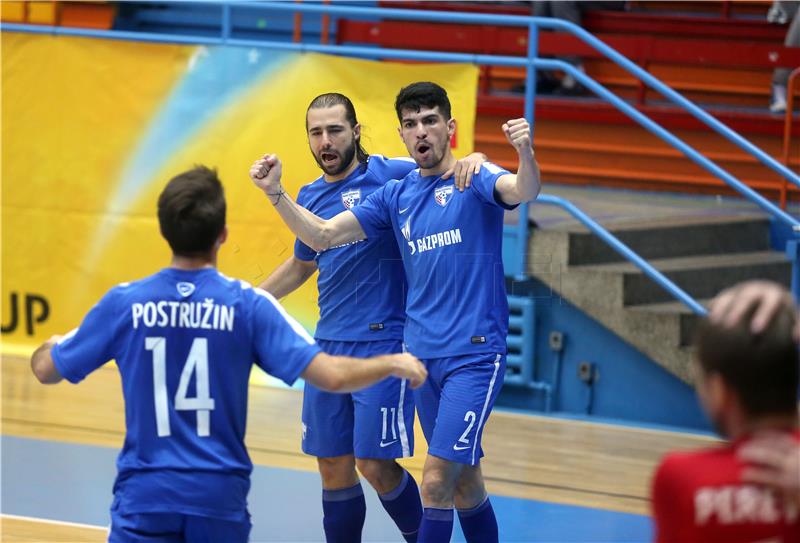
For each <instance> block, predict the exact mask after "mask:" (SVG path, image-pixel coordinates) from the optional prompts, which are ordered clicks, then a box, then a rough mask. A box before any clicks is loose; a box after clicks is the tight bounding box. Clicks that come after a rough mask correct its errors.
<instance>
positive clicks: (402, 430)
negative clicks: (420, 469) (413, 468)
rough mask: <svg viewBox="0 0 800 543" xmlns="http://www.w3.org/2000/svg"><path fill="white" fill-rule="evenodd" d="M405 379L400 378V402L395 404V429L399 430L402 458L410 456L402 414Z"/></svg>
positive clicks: (404, 420)
mask: <svg viewBox="0 0 800 543" xmlns="http://www.w3.org/2000/svg"><path fill="white" fill-rule="evenodd" d="M406 383H408V380H407V379H400V403H399V404H398V405H397V429H398V431H399V432H400V446H401V447H402V448H403V458H408V457H409V456H411V449H410V447H409V446H408V432H406V419H405V417H404V416H403V404H405V403H406V402H405V399H406Z"/></svg>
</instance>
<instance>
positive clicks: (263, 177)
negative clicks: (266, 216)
mask: <svg viewBox="0 0 800 543" xmlns="http://www.w3.org/2000/svg"><path fill="white" fill-rule="evenodd" d="M250 179H252V180H253V183H255V185H256V186H257V187H258V188H259V189H261V190H262V191H263V192H264V193H265V194H266V195H267V198H269V201H270V202H271V203H272V205H273V206H274V207H275V209H276V210H277V211H278V214H280V216H281V218H282V219H283V222H285V223H286V226H288V227H289V229H290V230H291V231H292V232H293V233H294V235H296V236H297V237H298V238H300V240H301V241H302V242H303V243H305V244H306V245H308V246H309V247H311V248H312V249H314V250H315V251H318V252H321V251H325V250H327V249H330V248H331V247H337V246H339V245H344V244H346V243H351V242H353V241H358V240H360V239H365V238H366V237H367V235H366V234H365V233H364V230H363V229H362V228H361V224H360V223H359V222H358V219H356V217H355V215H353V214H352V213H351V212H350V211H343V212H341V213H339V214H338V215H336V216H335V217H333V218H332V219H330V220H325V219H321V218H319V217H317V216H316V215H314V214H313V213H311V212H310V211H308V210H307V209H305V208H304V207H303V206H301V205H299V204H298V203H297V202H295V201H294V200H292V198H291V197H290V196H289V195H288V194H287V193H286V191H285V190H283V186H282V185H281V161H280V159H279V158H278V157H277V156H276V155H264V156H263V157H262V158H260V159H258V160H256V161H255V162H254V163H253V165H252V166H251V167H250Z"/></svg>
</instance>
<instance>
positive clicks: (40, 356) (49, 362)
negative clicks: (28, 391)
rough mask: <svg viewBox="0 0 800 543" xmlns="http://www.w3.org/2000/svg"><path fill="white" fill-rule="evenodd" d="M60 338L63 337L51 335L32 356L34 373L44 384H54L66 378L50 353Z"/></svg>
mask: <svg viewBox="0 0 800 543" xmlns="http://www.w3.org/2000/svg"><path fill="white" fill-rule="evenodd" d="M59 339H61V336H53V337H51V338H50V339H48V340H47V341H45V342H44V343H42V345H41V346H40V347H39V348H38V349H36V350H35V351H34V352H33V355H32V356H31V370H33V374H34V375H35V376H36V378H37V379H38V380H39V382H40V383H42V384H44V385H54V384H56V383H58V382H60V381H61V380H62V379H64V378H63V377H62V376H61V374H60V373H58V369H57V368H56V365H55V362H53V356H52V355H51V354H50V351H51V350H52V349H53V345H55V344H56V343H58V340H59Z"/></svg>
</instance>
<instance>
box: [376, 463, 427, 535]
mask: <svg viewBox="0 0 800 543" xmlns="http://www.w3.org/2000/svg"><path fill="white" fill-rule="evenodd" d="M380 498H381V503H382V504H383V508H384V509H386V512H387V513H389V516H390V517H392V520H393V521H394V523H395V524H396V525H397V527H398V528H399V529H400V533H401V534H403V539H405V540H406V541H407V543H416V541H417V532H418V531H419V524H420V522H422V501H421V500H420V498H419V488H418V487H417V482H416V481H415V480H414V477H412V476H411V474H410V473H408V472H407V471H406V470H403V480H402V481H400V484H399V485H397V488H395V489H394V490H392V491H390V492H387V493H386V494H381V495H380Z"/></svg>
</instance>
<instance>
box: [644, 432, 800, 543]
mask: <svg viewBox="0 0 800 543" xmlns="http://www.w3.org/2000/svg"><path fill="white" fill-rule="evenodd" d="M792 436H793V437H794V438H795V439H796V440H797V441H798V442H800V431H795V432H793V433H792ZM746 442H747V438H742V439H739V440H737V441H735V442H733V443H730V444H727V445H725V446H722V447H715V448H710V449H703V450H699V451H693V452H680V453H671V454H668V455H667V456H666V457H665V458H664V459H663V460H662V462H661V465H660V466H659V468H658V471H657V472H656V475H655V478H654V480H653V491H652V495H653V503H652V506H653V516H654V519H655V525H656V541H657V542H659V543H676V542H680V543H690V542H702V543H735V542H741V543H745V542H746V543H797V542H798V541H800V514H798V513H799V512H798V510H797V508H796V507H794V506H792V505H790V504H786V503H783V502H782V500H781V499H780V497H778V496H777V495H775V494H774V493H773V492H771V491H770V490H767V489H765V488H763V487H760V486H756V485H751V484H744V483H742V482H741V480H740V475H741V471H742V469H743V467H744V464H743V463H742V462H741V461H740V460H739V459H738V458H737V456H736V451H737V449H738V448H739V447H741V446H743V445H744V444H745V443H746Z"/></svg>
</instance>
